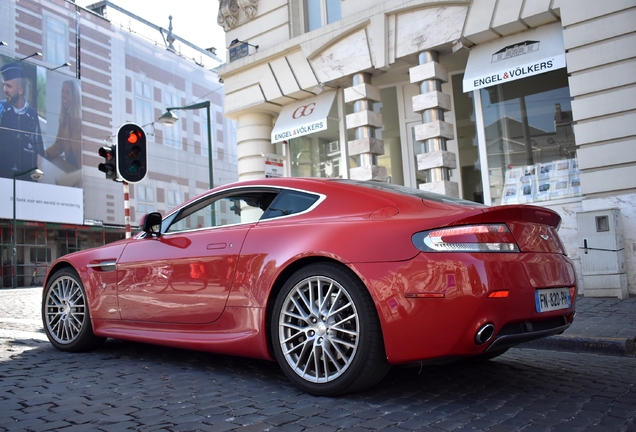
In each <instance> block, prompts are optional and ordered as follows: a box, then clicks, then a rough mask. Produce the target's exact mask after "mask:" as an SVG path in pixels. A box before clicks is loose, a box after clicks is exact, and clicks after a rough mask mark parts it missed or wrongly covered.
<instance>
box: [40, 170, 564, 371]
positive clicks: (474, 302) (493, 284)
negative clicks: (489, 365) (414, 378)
mask: <svg viewBox="0 0 636 432" xmlns="http://www.w3.org/2000/svg"><path fill="white" fill-rule="evenodd" d="M252 186H254V187H255V186H263V187H279V188H294V189H298V190H303V191H308V192H310V193H317V194H322V195H324V197H325V198H324V201H322V202H320V204H319V205H318V206H317V207H315V208H314V209H312V210H311V211H309V212H307V213H301V214H298V215H292V216H289V217H285V218H279V219H268V220H261V221H258V222H253V223H245V224H240V225H232V226H225V227H215V228H209V229H203V230H195V231H189V232H184V233H171V234H167V235H162V236H160V237H149V236H148V237H146V238H142V236H136V237H135V238H132V239H128V240H123V241H119V242H116V243H112V244H110V245H106V246H104V247H101V248H96V249H92V250H87V251H82V252H78V253H75V254H71V255H67V256H65V257H62V258H60V259H59V260H58V261H56V262H55V263H54V265H53V266H51V270H50V271H49V274H47V281H48V278H49V277H50V276H51V274H52V272H54V271H55V270H56V269H58V268H60V267H61V266H65V265H70V266H72V267H74V268H75V270H76V271H77V272H78V274H79V275H80V277H81V279H82V281H83V283H84V286H85V289H86V292H87V297H88V299H89V306H90V310H91V317H92V324H93V331H94V333H95V334H96V335H98V336H108V337H115V338H120V339H128V340H135V341H140V342H147V343H155V344H162V345H167V346H173V347H180V348H188V349H196V350H205V351H212V352H218V353H223V354H232V355H241V356H249V357H256V358H264V359H271V358H272V356H271V353H270V349H269V346H268V338H269V332H268V320H269V316H268V312H269V309H268V308H270V307H271V305H272V302H273V301H274V300H275V294H276V289H277V288H278V287H280V285H281V284H282V283H284V281H285V278H286V277H288V276H289V272H290V271H291V269H296V268H298V267H299V266H301V265H302V263H305V262H309V261H315V260H329V261H335V262H339V263H342V264H343V265H345V266H347V267H348V268H350V269H351V270H352V271H353V272H355V273H356V274H357V275H358V276H359V278H360V279H361V280H362V282H363V283H364V285H365V286H366V287H367V289H368V290H369V292H370V294H371V297H372V299H373V301H374V304H375V306H376V309H377V313H378V316H379V319H380V324H381V328H382V336H383V339H384V345H385V349H386V355H387V358H388V360H389V362H390V363H392V364H398V363H405V362H411V361H417V360H427V359H435V358H442V357H457V356H467V355H476V354H480V353H483V352H484V351H485V350H487V349H488V347H489V345H490V343H485V344H476V343H475V333H476V332H477V331H478V330H479V329H480V328H481V327H482V326H483V325H485V324H486V323H491V324H493V326H494V328H495V330H494V331H495V334H497V333H498V332H499V331H500V330H502V329H505V328H506V326H514V325H517V324H519V323H523V325H524V326H526V327H527V328H529V329H530V330H531V329H532V326H533V325H535V326H538V327H540V326H541V323H542V322H549V321H550V320H553V319H563V321H564V324H563V326H561V327H559V328H563V327H565V328H566V327H567V326H568V325H569V323H571V321H572V318H573V313H574V309H575V304H574V301H575V295H573V296H572V304H571V307H569V308H566V309H560V310H556V311H551V312H543V313H538V312H537V311H536V307H535V292H536V290H537V289H546V288H569V289H570V291H571V292H572V293H573V294H574V293H575V292H576V276H575V272H574V267H573V265H572V263H571V261H570V260H569V259H568V258H567V257H566V256H565V254H564V248H563V245H562V243H561V241H560V240H559V238H558V234H557V231H556V230H557V227H558V224H559V223H560V217H559V216H558V215H557V214H556V213H555V212H552V211H551V210H547V209H544V208H540V207H534V206H501V207H493V208H491V207H484V206H480V205H477V204H475V205H470V204H469V205H458V204H453V203H445V202H439V201H429V200H422V199H418V198H415V197H413V196H406V195H400V194H395V193H387V192H380V191H377V190H375V189H372V188H367V187H361V186H356V187H352V186H350V185H347V184H346V183H342V182H337V181H336V182H334V181H324V180H318V179H289V178H287V179H267V180H254V181H250V182H244V183H241V184H238V185H227V186H223V187H220V188H217V189H215V190H214V191H212V192H210V193H213V194H218V193H221V192H222V191H229V190H231V189H232V188H234V187H240V188H249V187H252ZM206 195H207V194H204V195H202V196H206ZM202 196H200V197H195V198H194V199H193V200H191V201H190V202H196V201H197V200H198V199H200V198H201V197H202ZM187 205H188V203H185V204H184V205H182V206H181V207H180V208H183V207H185V206H187ZM490 223H506V224H507V226H508V228H509V230H510V233H512V236H513V237H514V239H515V241H516V243H517V245H518V247H519V251H520V252H514V253H513V252H511V253H484V252H471V253H468V252H462V253H459V252H424V251H421V250H419V249H418V248H417V247H416V246H415V245H414V243H413V241H412V236H413V234H415V233H417V232H422V231H426V230H431V229H435V228H440V227H448V226H457V225H470V224H490ZM115 262H116V266H115V265H114V263H115ZM102 264H103V265H102ZM115 267H116V271H115ZM45 283H46V281H45ZM45 286H46V285H45ZM497 291H506V292H507V297H505V298H489V295H490V294H491V293H493V292H497ZM519 325H521V324H519Z"/></svg>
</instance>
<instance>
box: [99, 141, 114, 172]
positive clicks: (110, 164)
mask: <svg viewBox="0 0 636 432" xmlns="http://www.w3.org/2000/svg"><path fill="white" fill-rule="evenodd" d="M97 154H99V155H100V156H101V157H103V158H104V161H105V162H103V163H100V164H99V165H97V169H98V170H100V171H101V172H103V173H104V174H106V178H107V179H108V180H117V150H116V146H114V145H113V146H104V147H100V149H99V150H98V152H97Z"/></svg>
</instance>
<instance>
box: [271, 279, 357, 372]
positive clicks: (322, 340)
mask: <svg viewBox="0 0 636 432" xmlns="http://www.w3.org/2000/svg"><path fill="white" fill-rule="evenodd" d="M359 333H360V320H359V317H358V311H357V310H356V306H355V304H354V302H353V300H352V299H351V297H350V295H349V293H348V292H347V290H346V289H345V288H344V287H343V286H342V285H340V284H339V283H338V282H336V281H335V280H334V279H331V278H329V277H324V276H312V277H308V278H306V279H303V280H302V281H300V282H299V283H298V284H296V286H294V288H292V290H291V291H290V292H289V294H288V295H287V297H286V298H285V300H284V303H283V306H282V308H281V312H280V315H279V320H278V334H279V341H280V346H281V349H282V352H283V355H284V356H285V359H286V360H287V363H288V364H289V366H290V367H291V368H292V370H293V371H294V372H295V373H296V374H297V375H298V376H299V377H301V378H302V379H304V380H306V381H309V382H313V383H325V382H330V381H333V380H334V379H336V378H338V377H339V376H340V375H342V374H343V373H344V372H345V371H346V370H347V368H348V367H349V366H350V365H351V363H352V362H353V359H354V358H355V355H356V352H357V349H358V344H359V341H360V338H359Z"/></svg>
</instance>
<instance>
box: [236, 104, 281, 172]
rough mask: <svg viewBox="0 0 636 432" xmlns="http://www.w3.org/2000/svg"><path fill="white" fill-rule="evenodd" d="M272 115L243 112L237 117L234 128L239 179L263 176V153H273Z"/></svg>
mask: <svg viewBox="0 0 636 432" xmlns="http://www.w3.org/2000/svg"><path fill="white" fill-rule="evenodd" d="M272 120H273V119H272V115H271V114H267V113H245V114H243V115H241V116H240V117H239V119H238V128H237V130H236V141H237V156H238V175H239V180H251V179H260V178H265V159H266V158H264V157H263V156H262V154H263V153H274V145H273V144H272V142H271V136H272V128H273V126H272Z"/></svg>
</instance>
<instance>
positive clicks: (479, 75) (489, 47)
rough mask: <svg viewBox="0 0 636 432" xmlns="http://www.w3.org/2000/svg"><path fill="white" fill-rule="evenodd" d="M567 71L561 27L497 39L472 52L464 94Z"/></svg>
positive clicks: (552, 26) (537, 29)
mask: <svg viewBox="0 0 636 432" xmlns="http://www.w3.org/2000/svg"><path fill="white" fill-rule="evenodd" d="M564 67H566V61H565V46H564V43H563V30H562V29H561V24H560V23H554V24H550V25H547V26H543V27H539V28H536V29H533V30H529V31H527V32H523V33H519V34H517V35H514V36H507V37H505V38H502V39H497V40H496V41H494V42H489V43H485V44H483V45H478V46H476V47H474V48H473V49H471V51H470V54H469V56H468V63H467V65H466V72H465V73H464V81H463V85H464V92H469V91H473V90H477V89H481V88H486V87H490V86H494V85H497V84H504V83H506V82H510V81H514V80H518V79H521V78H526V77H529V76H533V75H539V74H542V73H546V72H550V71H553V70H557V69H561V68H564Z"/></svg>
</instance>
